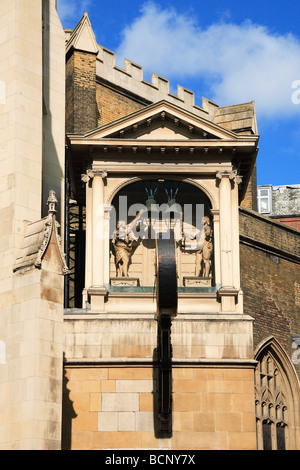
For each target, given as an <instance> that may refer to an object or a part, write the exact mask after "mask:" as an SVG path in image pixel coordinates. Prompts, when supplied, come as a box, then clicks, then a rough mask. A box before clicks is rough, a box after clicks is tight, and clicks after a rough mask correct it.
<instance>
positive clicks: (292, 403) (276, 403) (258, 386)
mask: <svg viewBox="0 0 300 470" xmlns="http://www.w3.org/2000/svg"><path fill="white" fill-rule="evenodd" d="M255 359H256V360H257V366H256V369H255V414H256V426H257V449H258V450H264V448H265V449H266V450H267V449H268V450H270V448H272V450H276V449H277V448H278V444H279V439H278V437H279V433H278V430H279V428H281V429H284V435H285V446H284V448H285V449H286V450H293V449H296V448H297V442H299V438H300V435H299V398H300V383H299V378H298V376H297V373H296V371H295V369H294V366H293V364H292V361H291V359H290V358H289V356H288V355H287V353H286V352H285V350H284V349H283V348H282V347H281V345H280V343H279V342H278V341H277V340H276V339H275V338H274V337H269V338H267V339H266V340H265V341H262V342H261V343H260V345H259V346H258V348H257V350H256V353H255ZM267 426H270V428H269V431H270V434H269V437H270V440H271V442H269V443H266V442H265V443H264V433H263V428H264V427H265V429H267ZM280 449H282V446H281V445H280Z"/></svg>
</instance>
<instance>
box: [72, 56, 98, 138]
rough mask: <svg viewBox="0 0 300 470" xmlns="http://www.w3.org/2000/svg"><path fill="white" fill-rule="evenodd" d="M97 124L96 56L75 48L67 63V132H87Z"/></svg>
mask: <svg viewBox="0 0 300 470" xmlns="http://www.w3.org/2000/svg"><path fill="white" fill-rule="evenodd" d="M97 124H98V109H97V104H96V56H95V54H91V53H87V52H83V51H76V50H74V51H71V53H70V54H69V55H68V57H67V63H66V132H67V133H68V132H69V133H82V132H86V131H88V130H91V129H94V128H95V127H97Z"/></svg>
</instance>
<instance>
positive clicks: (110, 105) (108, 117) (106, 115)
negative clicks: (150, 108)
mask: <svg viewBox="0 0 300 470" xmlns="http://www.w3.org/2000/svg"><path fill="white" fill-rule="evenodd" d="M96 99H97V106H98V113H99V117H98V126H101V125H102V124H106V123H108V122H110V121H114V120H116V119H118V118H120V117H122V116H126V115H127V114H130V113H133V112H134V111H137V110H138V109H141V108H143V107H144V106H145V103H140V102H138V101H135V100H134V99H132V98H130V97H128V96H126V95H124V94H122V93H119V92H117V91H115V90H112V89H111V88H109V87H107V86H104V85H102V84H100V83H97V94H96Z"/></svg>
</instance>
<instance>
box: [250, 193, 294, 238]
mask: <svg viewBox="0 0 300 470" xmlns="http://www.w3.org/2000/svg"><path fill="white" fill-rule="evenodd" d="M257 197H258V210H259V212H260V213H261V214H266V215H268V216H270V217H272V218H273V219H275V220H278V221H279V222H282V223H284V224H287V225H290V226H291V227H294V228H295V229H296V230H300V185H299V184H293V185H287V186H272V185H263V186H258V188H257Z"/></svg>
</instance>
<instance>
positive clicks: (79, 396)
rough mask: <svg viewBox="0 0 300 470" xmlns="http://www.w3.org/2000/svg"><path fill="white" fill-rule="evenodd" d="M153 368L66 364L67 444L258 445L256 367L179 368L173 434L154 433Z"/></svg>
mask: <svg viewBox="0 0 300 470" xmlns="http://www.w3.org/2000/svg"><path fill="white" fill-rule="evenodd" d="M153 376H155V372H154V371H153V369H152V367H135V368H133V367H117V366H116V367H112V368H109V367H108V368H106V367H103V368H102V367H99V368H96V367H94V368H85V367H82V368H79V367H73V368H72V367H69V368H68V367H66V369H65V393H64V410H65V413H64V419H63V449H65V450H67V449H68V448H70V449H72V450H78V449H84V450H91V449H94V450H96V449H109V448H112V449H116V448H119V449H124V448H125V449H141V448H144V449H163V448H171V449H176V450H180V449H204V450H212V449H215V450H218V449H224V450H226V449H229V450H230V449H231V450H233V449H239V450H242V449H245V450H246V449H250V450H251V449H252V450H255V448H256V432H255V415H254V385H253V378H254V374H253V370H252V369H243V370H242V369H238V368H232V369H231V368H193V367H190V368H174V369H173V430H172V431H173V432H172V437H171V438H170V439H169V438H166V439H162V438H158V437H157V436H156V431H155V420H156V418H157V411H156V404H155V403H156V402H157V393H156V390H157V384H156V380H155V379H153Z"/></svg>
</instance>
